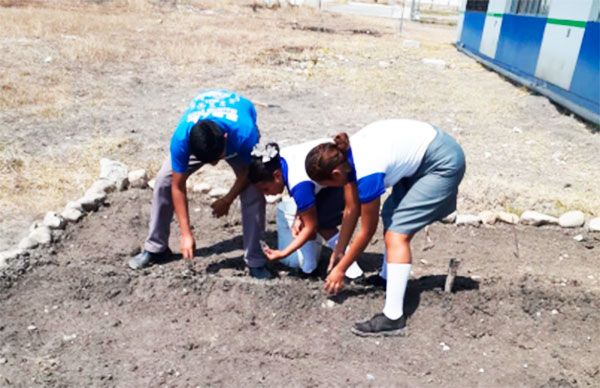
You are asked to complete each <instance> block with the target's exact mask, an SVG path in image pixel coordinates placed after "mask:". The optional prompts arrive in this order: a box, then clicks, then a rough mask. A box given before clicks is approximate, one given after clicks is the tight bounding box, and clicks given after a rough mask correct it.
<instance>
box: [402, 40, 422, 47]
mask: <svg viewBox="0 0 600 388" xmlns="http://www.w3.org/2000/svg"><path fill="white" fill-rule="evenodd" d="M402 47H404V48H419V47H421V43H419V41H417V40H411V39H406V40H404V41H403V42H402Z"/></svg>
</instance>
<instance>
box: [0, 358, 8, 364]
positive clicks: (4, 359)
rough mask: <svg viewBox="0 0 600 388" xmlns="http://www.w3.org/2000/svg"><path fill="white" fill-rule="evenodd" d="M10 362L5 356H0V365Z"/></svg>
mask: <svg viewBox="0 0 600 388" xmlns="http://www.w3.org/2000/svg"><path fill="white" fill-rule="evenodd" d="M7 362H8V360H7V359H6V358H4V357H2V358H0V365H4V364H6V363H7Z"/></svg>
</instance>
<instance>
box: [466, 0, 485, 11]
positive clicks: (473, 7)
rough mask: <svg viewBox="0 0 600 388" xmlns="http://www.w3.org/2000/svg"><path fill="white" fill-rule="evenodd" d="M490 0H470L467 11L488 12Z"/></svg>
mask: <svg viewBox="0 0 600 388" xmlns="http://www.w3.org/2000/svg"><path fill="white" fill-rule="evenodd" d="M489 2H490V1H489V0H468V1H467V7H466V8H467V11H481V12H487V9H488V3H489Z"/></svg>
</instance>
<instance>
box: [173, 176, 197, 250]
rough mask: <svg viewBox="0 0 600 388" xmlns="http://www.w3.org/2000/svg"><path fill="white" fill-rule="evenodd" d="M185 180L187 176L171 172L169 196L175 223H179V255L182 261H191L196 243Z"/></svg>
mask: <svg viewBox="0 0 600 388" xmlns="http://www.w3.org/2000/svg"><path fill="white" fill-rule="evenodd" d="M187 178H188V176H187V174H181V173H177V172H173V182H172V184H171V194H172V196H173V206H174V208H175V214H176V215H177V221H178V222H179V229H180V230H181V241H180V249H181V254H182V255H183V258H184V259H192V258H193V257H194V250H195V248H196V242H195V241H194V235H193V234H192V229H191V227H190V216H189V212H188V201H187V190H186V181H187Z"/></svg>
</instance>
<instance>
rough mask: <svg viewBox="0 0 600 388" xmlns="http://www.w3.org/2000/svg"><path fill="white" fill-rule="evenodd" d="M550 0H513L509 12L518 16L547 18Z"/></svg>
mask: <svg viewBox="0 0 600 388" xmlns="http://www.w3.org/2000/svg"><path fill="white" fill-rule="evenodd" d="M551 1H552V0H513V2H512V4H511V6H510V12H511V13H516V14H519V15H536V16H547V15H548V11H550V3H551Z"/></svg>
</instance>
